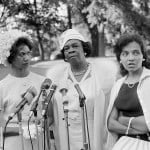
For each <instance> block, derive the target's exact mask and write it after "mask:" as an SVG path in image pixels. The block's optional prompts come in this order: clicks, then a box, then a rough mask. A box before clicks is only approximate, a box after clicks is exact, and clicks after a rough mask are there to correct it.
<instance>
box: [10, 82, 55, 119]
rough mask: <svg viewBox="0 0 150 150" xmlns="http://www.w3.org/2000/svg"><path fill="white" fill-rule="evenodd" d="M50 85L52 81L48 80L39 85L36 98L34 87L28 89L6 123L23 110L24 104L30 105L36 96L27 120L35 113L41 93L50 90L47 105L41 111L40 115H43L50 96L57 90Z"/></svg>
mask: <svg viewBox="0 0 150 150" xmlns="http://www.w3.org/2000/svg"><path fill="white" fill-rule="evenodd" d="M51 84H52V81H51V80H50V79H45V80H44V82H43V83H42V85H41V89H40V92H39V94H38V96H37V91H36V89H35V87H30V88H29V89H27V91H26V92H25V93H24V94H23V96H22V100H21V101H20V103H19V104H18V105H17V106H16V109H15V111H14V112H13V113H12V114H10V116H9V117H8V121H10V120H11V119H12V118H13V117H14V116H15V115H16V114H18V113H20V111H21V110H22V109H23V107H24V106H25V105H26V104H28V105H30V104H31V103H32V100H33V99H34V98H35V96H37V99H36V100H35V101H34V102H33V103H32V106H31V108H30V115H29V118H30V117H32V115H33V114H34V113H35V112H36V109H37V106H38V102H39V98H40V96H41V94H42V92H43V91H45V90H48V89H49V88H50V92H49V94H48V96H47V97H46V104H47V105H45V107H44V108H43V111H42V115H45V113H46V110H47V107H48V104H49V103H50V101H51V99H52V96H53V94H54V92H55V90H56V88H57V86H56V85H52V86H51Z"/></svg>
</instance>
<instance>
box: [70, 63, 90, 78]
mask: <svg viewBox="0 0 150 150" xmlns="http://www.w3.org/2000/svg"><path fill="white" fill-rule="evenodd" d="M88 67H89V64H87V67H86V68H85V69H84V70H82V71H80V72H73V71H72V73H73V75H74V76H80V75H83V74H85V72H86V71H87V69H88Z"/></svg>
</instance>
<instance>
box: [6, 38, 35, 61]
mask: <svg viewBox="0 0 150 150" xmlns="http://www.w3.org/2000/svg"><path fill="white" fill-rule="evenodd" d="M23 44H24V45H27V46H28V47H29V49H30V50H31V51H32V48H33V43H32V41H31V40H29V39H28V38H27V37H20V38H18V39H17V40H16V41H15V43H14V44H13V45H12V46H11V49H10V56H9V57H8V58H7V60H8V63H10V64H11V63H12V62H13V60H14V59H15V58H16V55H17V54H18V47H19V46H21V45H23Z"/></svg>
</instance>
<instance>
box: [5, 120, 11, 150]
mask: <svg viewBox="0 0 150 150" xmlns="http://www.w3.org/2000/svg"><path fill="white" fill-rule="evenodd" d="M9 121H10V120H9V119H8V120H7V121H6V124H5V126H4V131H3V150H5V148H4V147H5V133H6V128H7V125H8V123H9Z"/></svg>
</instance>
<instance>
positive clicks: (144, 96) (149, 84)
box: [106, 67, 150, 150]
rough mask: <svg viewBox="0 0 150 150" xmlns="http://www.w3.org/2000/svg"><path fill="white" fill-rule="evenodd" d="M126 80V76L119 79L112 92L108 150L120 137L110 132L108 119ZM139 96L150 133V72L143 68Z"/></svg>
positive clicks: (108, 112)
mask: <svg viewBox="0 0 150 150" xmlns="http://www.w3.org/2000/svg"><path fill="white" fill-rule="evenodd" d="M125 79H126V76H125V77H123V78H121V79H119V80H118V81H117V82H116V83H115V84H114V86H113V88H112V90H111V96H110V103H109V106H108V110H107V114H106V128H107V132H108V137H107V145H106V149H107V150H111V149H112V147H113V145H114V144H115V143H116V141H117V139H118V135H117V134H116V133H112V132H109V130H108V126H107V123H108V118H109V115H110V113H111V111H112V108H113V105H114V102H115V99H116V97H117V96H118V92H119V90H120V88H121V86H122V84H123V83H124V81H125ZM137 95H138V98H139V101H140V104H141V106H142V109H143V113H144V117H145V120H146V124H147V127H148V129H149V131H150V70H149V69H146V68H145V67H143V72H142V75H141V77H140V80H139V84H138V87H137Z"/></svg>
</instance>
